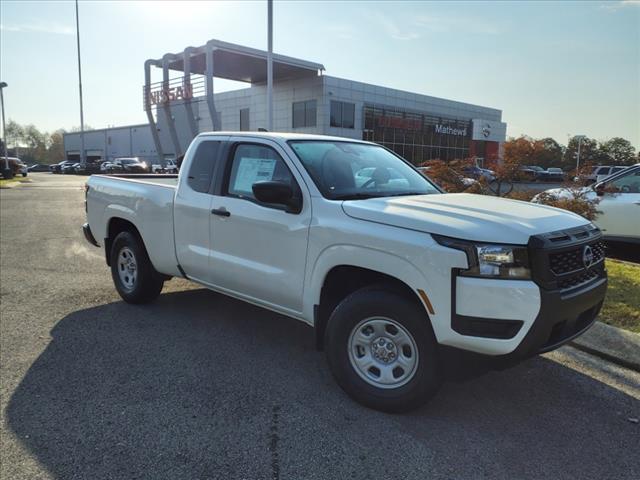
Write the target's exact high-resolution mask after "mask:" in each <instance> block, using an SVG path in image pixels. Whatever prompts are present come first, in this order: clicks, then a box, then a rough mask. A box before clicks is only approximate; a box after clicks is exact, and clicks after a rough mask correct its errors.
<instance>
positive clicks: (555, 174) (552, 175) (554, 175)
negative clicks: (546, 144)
mask: <svg viewBox="0 0 640 480" xmlns="http://www.w3.org/2000/svg"><path fill="white" fill-rule="evenodd" d="M564 178H565V177H564V172H563V171H562V169H561V168H557V167H549V168H547V169H546V170H543V171H542V172H540V176H539V177H538V179H539V180H541V181H543V182H562V181H564Z"/></svg>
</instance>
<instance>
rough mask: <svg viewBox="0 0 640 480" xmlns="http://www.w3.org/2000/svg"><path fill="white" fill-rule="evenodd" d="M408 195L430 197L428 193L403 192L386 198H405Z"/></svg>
mask: <svg viewBox="0 0 640 480" xmlns="http://www.w3.org/2000/svg"><path fill="white" fill-rule="evenodd" d="M405 195H406V196H408V195H429V193H427V192H402V193H392V194H390V195H385V197H404V196H405Z"/></svg>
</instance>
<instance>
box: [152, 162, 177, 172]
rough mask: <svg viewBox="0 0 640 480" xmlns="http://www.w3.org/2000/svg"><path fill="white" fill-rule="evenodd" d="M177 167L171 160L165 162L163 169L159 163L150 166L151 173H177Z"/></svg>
mask: <svg viewBox="0 0 640 480" xmlns="http://www.w3.org/2000/svg"><path fill="white" fill-rule="evenodd" d="M178 170H179V169H178V165H176V162H174V161H173V160H166V161H165V162H164V167H163V166H162V165H161V164H159V163H154V164H153V165H151V171H152V172H153V173H178Z"/></svg>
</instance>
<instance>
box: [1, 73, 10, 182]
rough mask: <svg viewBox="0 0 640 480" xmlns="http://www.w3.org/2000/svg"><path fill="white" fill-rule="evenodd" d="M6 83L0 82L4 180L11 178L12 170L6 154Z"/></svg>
mask: <svg viewBox="0 0 640 480" xmlns="http://www.w3.org/2000/svg"><path fill="white" fill-rule="evenodd" d="M7 86H8V85H7V82H0V105H1V106H2V135H4V137H3V142H2V145H3V150H4V152H3V153H4V168H3V169H2V176H3V177H4V178H13V170H11V169H10V168H9V154H8V153H7V125H6V123H5V119H4V88H5V87H7Z"/></svg>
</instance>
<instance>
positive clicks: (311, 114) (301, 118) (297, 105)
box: [293, 100, 317, 128]
mask: <svg viewBox="0 0 640 480" xmlns="http://www.w3.org/2000/svg"><path fill="white" fill-rule="evenodd" d="M316 113H317V104H316V101H315V100H307V101H305V102H293V128H301V127H315V126H316Z"/></svg>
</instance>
